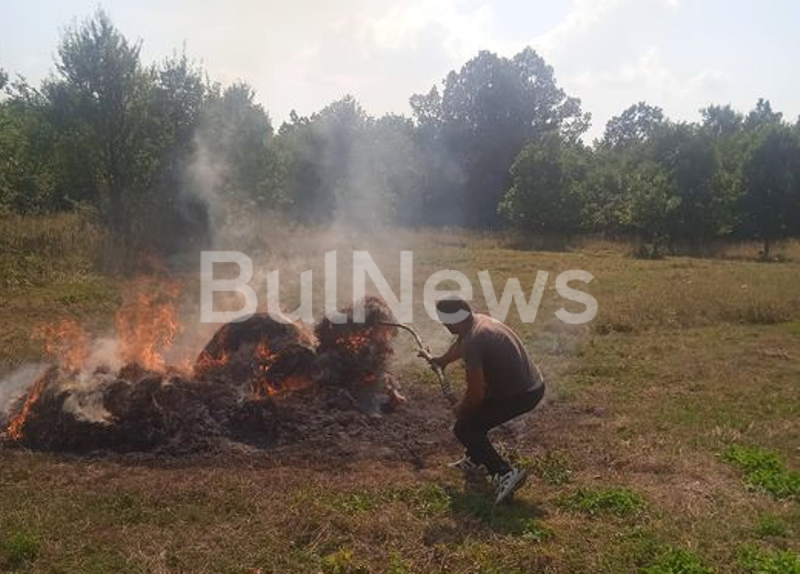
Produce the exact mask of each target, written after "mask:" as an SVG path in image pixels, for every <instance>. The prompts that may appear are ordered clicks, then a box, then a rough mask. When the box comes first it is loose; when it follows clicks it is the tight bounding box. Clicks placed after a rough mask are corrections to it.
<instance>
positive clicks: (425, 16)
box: [372, 0, 493, 60]
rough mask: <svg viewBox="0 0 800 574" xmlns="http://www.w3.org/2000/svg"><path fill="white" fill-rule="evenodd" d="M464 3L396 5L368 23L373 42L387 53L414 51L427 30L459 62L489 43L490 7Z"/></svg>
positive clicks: (415, 0)
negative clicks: (438, 33)
mask: <svg viewBox="0 0 800 574" xmlns="http://www.w3.org/2000/svg"><path fill="white" fill-rule="evenodd" d="M463 5H464V0H412V1H410V2H405V3H403V4H401V5H399V6H396V7H394V8H392V9H391V10H389V11H388V12H386V13H385V14H383V15H381V16H379V17H378V18H376V19H375V20H374V21H373V22H372V32H373V39H374V41H375V43H376V44H377V45H378V46H380V47H382V48H387V49H391V50H401V49H406V48H414V47H416V46H417V41H418V39H419V37H420V36H421V35H422V34H423V32H425V31H426V30H427V29H428V28H431V27H436V28H438V29H440V30H441V32H442V43H443V45H444V47H445V49H446V50H447V52H448V54H449V55H450V56H451V57H452V58H453V59H456V60H463V59H465V58H468V57H470V56H473V55H475V53H476V52H477V51H478V50H480V49H482V48H485V47H487V45H488V44H489V43H490V42H491V40H492V39H491V37H490V36H489V34H488V31H487V30H488V28H489V25H490V23H491V22H492V19H493V12H492V8H491V6H489V5H488V4H482V5H480V6H478V7H476V8H474V9H471V10H470V9H466V8H464V6H463Z"/></svg>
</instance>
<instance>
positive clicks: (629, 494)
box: [559, 487, 646, 518]
mask: <svg viewBox="0 0 800 574" xmlns="http://www.w3.org/2000/svg"><path fill="white" fill-rule="evenodd" d="M559 502H560V504H561V506H562V507H564V508H567V509H568V510H575V511H578V512H582V513H583V514H586V515H588V516H592V517H594V516H599V515H601V514H608V515H612V516H617V517H620V518H622V517H626V516H635V515H637V514H639V513H640V512H642V511H643V510H644V508H645V506H646V504H645V501H644V499H643V498H642V496H641V495H640V494H638V493H636V492H633V491H632V490H629V489H627V488H622V487H614V488H609V489H607V490H591V489H585V488H581V489H578V490H577V491H576V492H574V493H573V494H571V495H569V496H566V497H562V498H561V500H560V501H559Z"/></svg>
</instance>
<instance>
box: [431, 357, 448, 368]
mask: <svg viewBox="0 0 800 574" xmlns="http://www.w3.org/2000/svg"><path fill="white" fill-rule="evenodd" d="M428 362H429V363H430V364H431V366H432V367H434V368H435V369H441V370H443V371H444V369H445V367H447V365H449V364H450V362H449V361H448V360H447V358H446V357H444V356H441V357H431V358H430V359H428Z"/></svg>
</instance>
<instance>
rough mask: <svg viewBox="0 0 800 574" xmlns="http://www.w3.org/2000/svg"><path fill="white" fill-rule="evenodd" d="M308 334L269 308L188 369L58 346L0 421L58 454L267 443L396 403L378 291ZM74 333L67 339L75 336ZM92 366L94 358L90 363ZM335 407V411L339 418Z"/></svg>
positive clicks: (18, 440)
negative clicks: (357, 310) (112, 362)
mask: <svg viewBox="0 0 800 574" xmlns="http://www.w3.org/2000/svg"><path fill="white" fill-rule="evenodd" d="M364 305H365V311H366V313H365V319H366V321H365V322H364V323H357V322H356V321H354V311H353V309H352V308H350V309H345V310H343V314H344V321H343V322H341V323H338V324H337V323H333V322H331V321H329V320H328V319H323V320H322V321H321V322H320V323H319V324H318V325H317V327H316V329H315V332H313V333H312V332H311V331H310V330H309V329H307V328H305V327H304V326H302V325H300V324H294V323H286V322H282V321H278V320H276V319H275V318H273V317H272V316H270V315H267V314H255V315H253V316H251V317H250V318H248V319H246V320H244V321H241V322H235V323H229V324H226V325H224V326H222V327H221V328H220V329H219V330H218V331H217V332H216V334H214V336H213V337H212V338H211V340H210V341H209V342H208V344H207V345H206V346H205V348H204V349H203V350H202V351H201V352H200V353H199V355H198V357H197V359H196V361H195V362H194V364H193V365H192V366H191V367H183V368H176V367H169V366H164V365H163V362H158V361H155V362H152V361H150V363H149V364H142V363H140V362H137V361H129V362H127V363H125V364H124V366H122V367H121V368H119V369H117V370H112V369H111V368H109V367H108V366H107V365H104V364H92V363H93V362H92V361H88V359H87V358H86V356H85V353H84V354H81V353H72V356H70V353H62V360H61V361H60V363H59V364H54V365H52V366H50V367H49V368H46V370H44V372H43V373H42V374H41V375H40V376H39V377H38V378H37V379H36V380H35V382H34V383H33V384H32V385H31V386H30V388H29V390H28V392H27V394H25V395H24V396H22V397H20V398H19V399H18V400H17V401H16V402H15V404H14V405H13V406H12V408H11V409H10V410H9V413H8V416H7V420H6V421H2V420H0V429H1V428H4V429H5V430H4V431H3V433H2V437H3V440H4V441H5V442H6V443H12V444H17V445H21V446H25V447H28V448H32V449H38V450H47V451H67V452H77V453H83V452H93V451H98V450H101V451H102V450H107V451H114V452H122V453H124V452H140V451H158V452H168V453H180V452H193V451H197V450H202V449H206V448H211V447H212V446H213V445H218V444H219V443H220V441H238V442H242V443H246V444H251V445H256V446H261V447H267V446H270V445H272V444H284V443H288V442H291V441H293V440H302V439H303V438H307V435H308V434H309V433H310V434H313V433H318V432H323V431H324V429H325V427H329V426H331V425H334V426H335V425H337V424H338V425H342V424H347V423H346V422H343V421H347V420H355V419H358V420H360V421H361V424H363V420H364V417H365V416H375V415H378V414H379V413H382V412H387V411H389V410H392V409H394V408H395V407H397V406H398V404H399V403H400V402H401V401H402V397H400V395H399V394H398V393H397V391H396V388H395V383H394V381H392V379H391V376H390V375H389V374H388V373H387V372H386V367H387V363H388V361H389V359H390V357H391V355H392V352H393V351H392V340H393V338H394V336H395V334H396V333H395V330H394V329H393V328H392V327H387V326H385V325H382V324H381V323H382V322H384V321H392V320H393V317H392V314H391V311H390V310H389V309H388V307H387V306H386V304H385V303H384V302H383V301H382V300H381V299H378V298H373V297H368V298H367V299H366V300H365V301H364ZM75 336H76V335H75V334H73V335H72V338H74V337H75ZM95 363H96V361H95ZM343 413H344V414H343Z"/></svg>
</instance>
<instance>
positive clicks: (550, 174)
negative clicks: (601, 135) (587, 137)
mask: <svg viewBox="0 0 800 574" xmlns="http://www.w3.org/2000/svg"><path fill="white" fill-rule="evenodd" d="M589 162H590V155H589V150H587V149H586V148H585V147H584V146H583V145H582V144H581V143H580V142H572V141H568V140H565V139H564V138H562V137H561V136H559V135H558V134H550V135H547V136H545V137H544V138H542V139H541V140H540V141H539V142H537V143H532V144H528V145H527V146H526V147H525V148H523V149H522V151H521V152H520V153H519V156H517V159H516V161H514V165H513V166H512V167H511V176H512V185H511V188H510V189H509V190H508V192H507V193H506V195H505V197H504V198H503V200H502V202H501V203H500V208H499V210H500V213H501V214H502V215H503V216H504V217H505V218H506V219H508V220H509V221H510V222H511V223H512V225H514V226H515V227H517V228H518V229H521V230H523V231H525V232H527V233H533V234H537V235H544V236H554V235H562V236H569V235H572V234H574V233H577V232H578V231H579V229H580V226H581V222H582V215H583V198H582V193H581V190H582V184H583V182H584V180H585V179H586V176H587V173H588V171H589V167H590V165H589Z"/></svg>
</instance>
